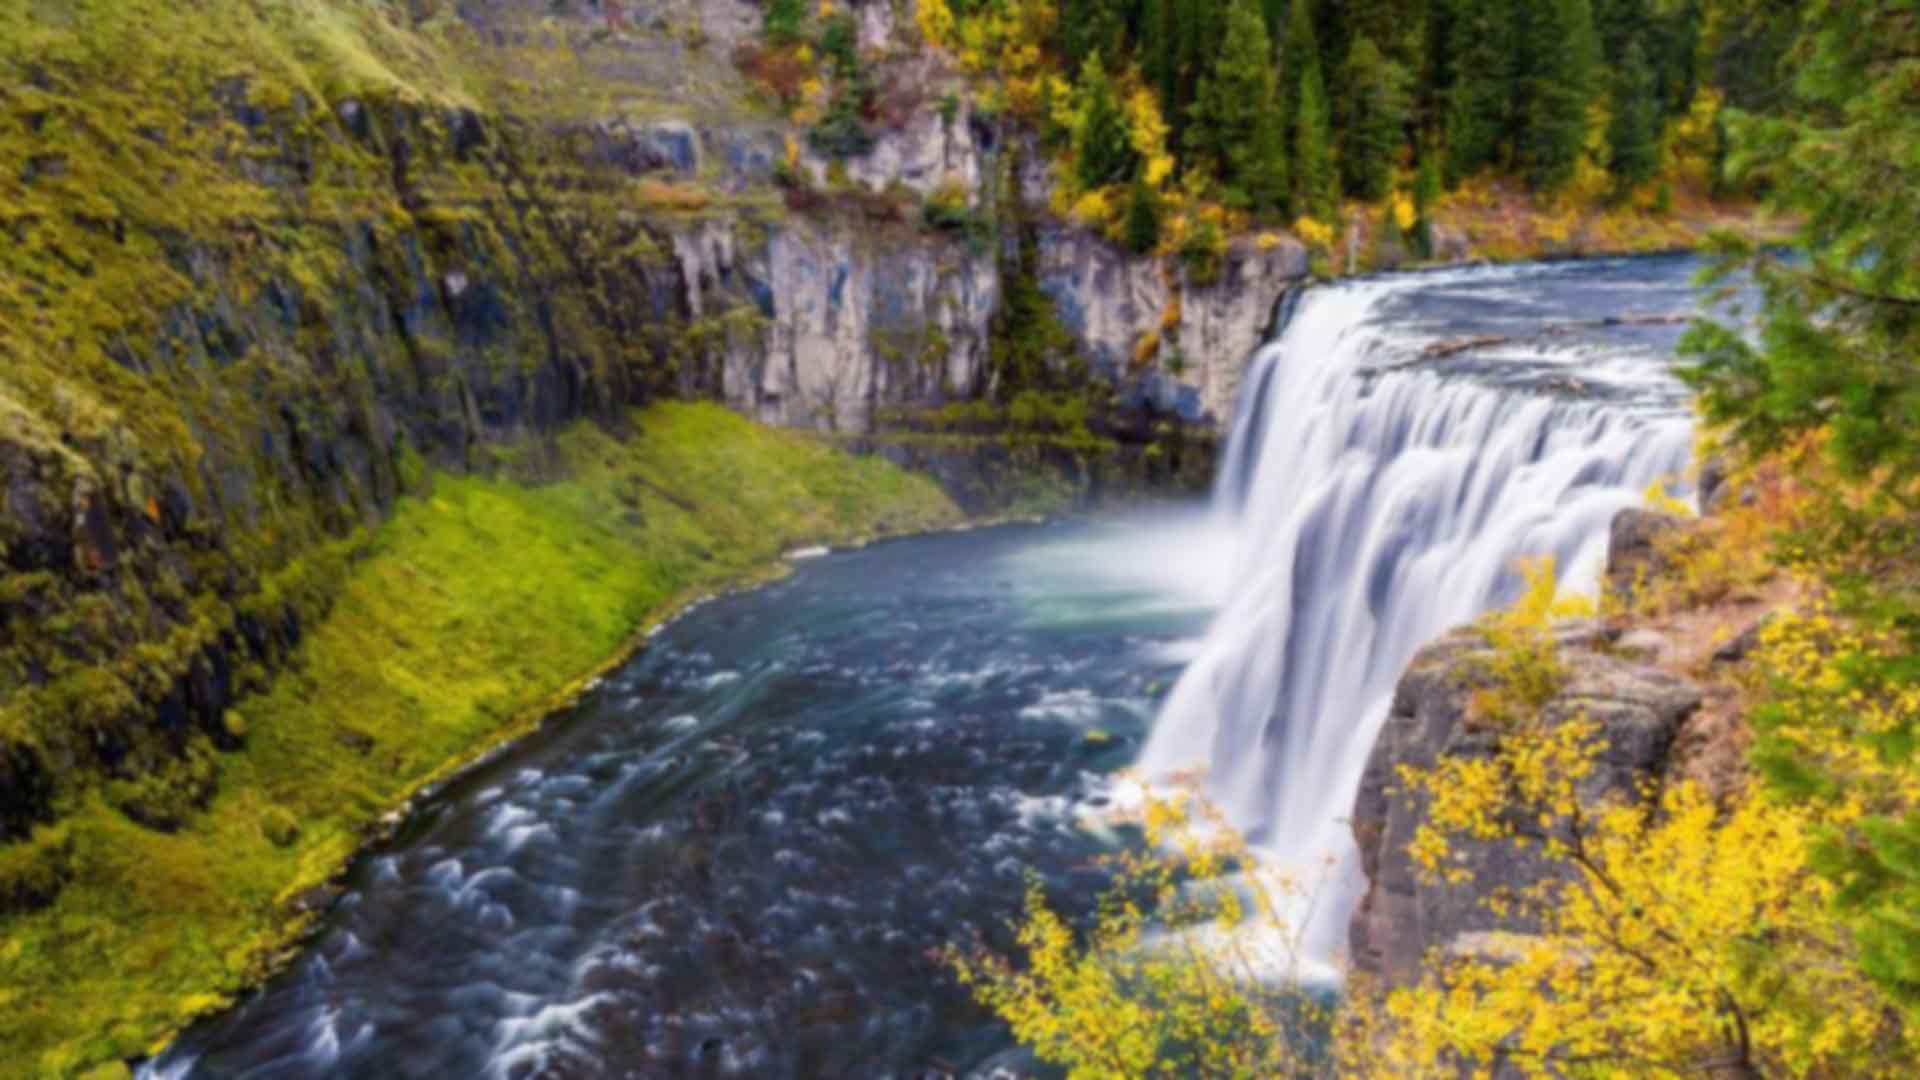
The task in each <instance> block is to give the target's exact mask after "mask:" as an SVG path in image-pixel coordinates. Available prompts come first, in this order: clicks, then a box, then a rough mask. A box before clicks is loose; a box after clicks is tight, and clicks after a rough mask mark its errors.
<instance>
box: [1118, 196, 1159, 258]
mask: <svg viewBox="0 0 1920 1080" xmlns="http://www.w3.org/2000/svg"><path fill="white" fill-rule="evenodd" d="M1121 230H1122V234H1123V237H1124V239H1125V241H1126V245H1127V250H1129V251H1132V252H1133V253H1134V254H1136V255H1145V254H1146V253H1148V252H1150V251H1152V250H1153V249H1154V248H1157V247H1159V246H1160V198H1159V196H1157V195H1155V194H1154V191H1153V188H1152V187H1151V186H1150V185H1148V183H1147V181H1146V179H1145V178H1144V177H1140V176H1136V177H1134V178H1133V187H1132V188H1131V189H1130V190H1129V191H1128V192H1127V211H1126V217H1125V218H1124V219H1122V221H1121Z"/></svg>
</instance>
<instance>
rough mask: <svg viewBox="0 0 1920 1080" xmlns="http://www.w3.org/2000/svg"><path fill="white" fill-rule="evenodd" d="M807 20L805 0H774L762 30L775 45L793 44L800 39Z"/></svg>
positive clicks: (768, 7) (769, 6)
mask: <svg viewBox="0 0 1920 1080" xmlns="http://www.w3.org/2000/svg"><path fill="white" fill-rule="evenodd" d="M806 22H807V5H806V2H805V0H772V2H771V3H769V4H768V5H767V16H766V19H765V21H764V22H763V23H762V24H761V32H762V33H764V34H765V35H766V38H767V40H768V41H771V42H773V43H774V44H775V45H791V44H793V43H794V42H797V41H799V40H800V37H801V33H802V31H803V30H804V28H805V26H806Z"/></svg>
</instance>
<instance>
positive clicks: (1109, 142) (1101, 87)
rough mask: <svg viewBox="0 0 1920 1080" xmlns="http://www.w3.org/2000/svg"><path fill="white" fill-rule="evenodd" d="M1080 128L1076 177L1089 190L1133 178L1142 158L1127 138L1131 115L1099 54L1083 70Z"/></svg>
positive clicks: (1078, 115) (1076, 134)
mask: <svg viewBox="0 0 1920 1080" xmlns="http://www.w3.org/2000/svg"><path fill="white" fill-rule="evenodd" d="M1078 90H1079V99H1080V100H1079V106H1078V108H1077V109H1076V119H1077V125H1076V127H1075V129H1074V133H1073V151H1074V174H1075V175H1076V176H1077V177H1078V178H1079V180H1080V183H1081V184H1082V185H1083V186H1085V187H1088V188H1098V187H1105V186H1106V185H1108V184H1117V183H1119V182H1121V181H1123V180H1125V179H1126V178H1127V177H1129V176H1131V175H1133V171H1134V168H1135V167H1136V166H1137V165H1138V164H1139V155H1138V154H1137V153H1135V151H1134V149H1133V142H1132V140H1131V139H1130V138H1129V137H1128V135H1127V114H1126V111H1125V109H1123V108H1122V107H1121V105H1120V95H1119V94H1118V92H1116V91H1115V90H1114V87H1113V81H1112V80H1111V79H1109V78H1107V71H1106V68H1105V66H1104V65H1102V63H1101V61H1100V56H1099V54H1098V53H1095V54H1093V55H1091V56H1088V57H1087V60H1086V64H1085V66H1083V67H1082V68H1081V69H1080V85H1079V87H1078Z"/></svg>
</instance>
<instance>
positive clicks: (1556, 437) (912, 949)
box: [142, 258, 1694, 1080]
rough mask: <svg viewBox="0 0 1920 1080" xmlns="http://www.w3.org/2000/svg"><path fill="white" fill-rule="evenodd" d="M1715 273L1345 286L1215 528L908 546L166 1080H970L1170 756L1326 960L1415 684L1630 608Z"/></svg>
mask: <svg viewBox="0 0 1920 1080" xmlns="http://www.w3.org/2000/svg"><path fill="white" fill-rule="evenodd" d="M1692 269H1693V264H1692V263H1691V261H1690V260H1686V259H1677V258H1676V259H1649V260H1632V261H1614V262H1597V263H1568V264H1557V265H1549V266H1526V267H1514V268H1506V269H1491V270H1462V271H1445V272H1439V273H1430V274H1419V275H1408V276H1400V277H1391V278H1380V279H1375V280H1366V281H1357V282H1351V283H1345V284H1341V285H1338V286H1334V287H1329V288H1325V289H1319V290H1315V291H1313V292H1311V293H1309V294H1307V295H1306V296H1305V297H1304V299H1302V300H1301V301H1300V302H1299V303H1297V304H1295V305H1293V306H1292V308H1291V310H1290V311H1289V312H1288V317H1287V319H1286V321H1285V325H1284V329H1283V331H1282V333H1281V334H1280V335H1279V337H1278V338H1277V339H1276V340H1275V341H1274V342H1273V343H1271V344H1269V345H1268V346H1267V347H1266V348H1264V349H1263V350H1262V351H1261V352H1260V353H1259V354H1258V355H1257V356H1256V357H1254V358H1253V360H1252V363H1251V367H1250V369H1249V372H1248V376H1247V380H1246V390H1245V391H1244V392H1243V394H1242V401H1241V404H1240V407H1239V415H1238V416H1237V417H1236V418H1235V421H1234V425H1233V433H1232V437H1231V439H1230V442H1229V446H1228V452H1227V455H1226V465H1225V467H1224V469H1223V472H1222V475H1221V477H1220V483H1219V489H1218V492H1217V494H1216V496H1215V499H1214V503H1213V506H1212V507H1211V509H1210V510H1207V511H1206V512H1204V513H1200V512H1192V513H1186V512H1178V511H1174V510H1165V511H1161V512H1157V513H1154V514H1151V515H1147V516H1144V517H1135V518H1130V519H1126V520H1118V521H1112V522H1107V523H1103V524H1092V525H1074V526H1062V527H1053V528H1046V529H1038V528H1010V529H996V530H989V531H983V532H977V533H969V534H960V535H953V536H941V537H930V538H924V539H917V540H909V541H901V542H897V543H891V544H885V545H881V546H878V547H875V548H872V549H868V550H865V551H858V552H848V553H838V554H834V555H830V556H828V557H826V558H822V559H817V560H811V561H808V562H806V563H805V564H803V565H802V566H801V567H800V568H799V571H798V572H797V573H796V574H795V575H794V576H793V577H792V578H790V579H788V580H787V581H784V582H782V583H779V584H777V585H774V586H771V587H768V588H766V589H762V590H759V591H756V592H753V593H747V594H741V595H737V596H733V597H728V598H725V599H722V600H719V601H715V602H713V603H710V604H707V605H705V606H703V607H701V608H700V609H698V610H696V611H694V612H692V613H690V614H689V615H687V616H686V617H685V618H683V619H681V620H680V621H678V622H676V623H674V624H673V625H671V626H670V627H668V628H667V629H666V630H665V631H664V632H663V633H662V634H660V635H659V636H658V637H657V638H656V639H655V641H654V642H653V644H652V645H651V646H650V647H649V649H648V650H647V651H646V652H644V653H643V654H642V655H640V656H638V657H636V658H635V659H634V660H633V661H631V662H630V663H628V664H627V665H625V666H624V667H623V668H621V669H620V670H619V671H618V672H617V673H615V674H614V675H613V676H611V677H610V678H609V679H607V680H606V682H605V683H604V684H603V685H601V686H600V687H599V688H598V689H597V690H596V691H595V692H594V693H592V694H591V695H589V697H588V698H587V699H586V700H584V701H583V702H582V703H581V704H580V705H579V706H578V708H577V709H576V710H574V713H573V715H571V716H570V717H568V718H566V719H565V720H564V721H563V722H561V723H559V724H556V725H554V726H553V727H552V728H550V729H549V731H548V732H546V733H544V734H542V735H540V736H538V737H536V738H534V739H533V740H530V741H529V742H527V743H526V744H523V745H522V746H520V747H518V748H516V749H515V751H514V752H513V753H512V754H511V755H509V756H508V757H506V758H504V759H502V760H501V761H499V762H496V763H494V764H492V765H490V766H488V767H486V768H484V769H482V770H480V771H479V772H477V773H476V774H474V775H473V776H471V777H469V778H468V779H466V780H464V781H463V782H461V783H460V784H458V785H456V786H455V787H454V788H453V789H452V790H450V791H448V792H446V793H445V794H444V795H442V796H441V797H440V798H438V799H437V800H435V801H434V803H433V804H432V805H431V806H430V807H429V808H427V809H426V810H425V811H423V812H422V813H421V814H420V815H419V816H418V817H417V818H416V819H415V820H414V821H413V822H411V823H410V824H409V826H408V828H407V829H406V830H405V832H404V834H403V835H402V836H401V837H399V838H398V839H397V840H396V841H395V842H394V844H392V845H391V846H390V847H389V848H387V849H386V850H383V851H381V852H379V853H377V854H375V855H373V856H371V857H369V858H366V859H363V860H362V861H361V862H360V864H359V865H357V866H356V868H355V870H354V871H353V873H352V875H351V877H350V879H349V883H348V884H349V891H348V892H347V894H346V895H345V896H344V897H343V898H342V900H341V901H340V902H339V904H338V905H337V906H336V907H335V909H334V910H333V911H332V912H330V913H329V915H328V917H327V919H326V923H325V926H324V929H323V931H322V932H321V934H320V935H319V937H318V938H317V940H316V941H315V943H314V944H313V945H312V946H311V947H310V948H309V949H308V950H307V951H306V953H305V954H304V955H303V956H302V958H301V959H300V960H299V961H298V962H297V963H296V964H295V965H294V966H293V967H292V968H291V969H290V970H289V971H288V972H286V973H285V974H283V975H282V976H281V977H279V978H277V979H275V980H274V981H273V982H272V983H271V984H270V985H269V986H268V987H267V988H266V989H265V990H264V991H263V992H262V993H260V994H257V995H255V996H253V997H251V998H249V999H248V1000H247V1001H245V1002H243V1003H242V1004H241V1005H239V1006H238V1007H236V1008H235V1009H233V1010H232V1011H230V1012H228V1013H227V1014H225V1015H223V1016H220V1017H217V1018H215V1019H213V1020H211V1021H209V1022H207V1023H204V1024H202V1025H200V1026H199V1027H197V1028H196V1029H195V1030H193V1031H192V1032H189V1033H188V1034H187V1035H186V1036H185V1037H183V1038H182V1039H181V1041H180V1042H179V1044H178V1045H176V1046H175V1047H174V1048H173V1049H171V1050H169V1051H168V1052H167V1053H166V1054H164V1055H162V1056H161V1057H160V1058H159V1059H158V1060H156V1061H155V1062H153V1063H151V1064H149V1065H148V1066H147V1067H146V1068H145V1069H144V1070H143V1074H142V1075H143V1076H146V1077H163V1078H169V1080H170V1078H175V1077H187V1076H193V1077H203V1076H204V1077H304V1076H378V1077H409V1076H420V1077H429V1076H431V1077H447V1076H462V1077H464V1076H499V1077H588V1076H644V1077H652V1076H753V1077H781V1076H913V1075H928V1074H931V1075H939V1074H944V1073H947V1072H950V1071H957V1072H966V1071H968V1070H969V1069H972V1068H976V1067H978V1066H979V1065H980V1064H981V1063H982V1062H984V1061H987V1060H989V1059H991V1058H993V1057H994V1056H995V1055H997V1054H1000V1053H1001V1052H1002V1051H1004V1050H1005V1048H1006V1045H1007V1038H1006V1035H1005V1032H1004V1030H1003V1029H1000V1028H998V1027H997V1026H996V1025H994V1024H993V1023H992V1022H991V1021H990V1019H989V1018H987V1017H985V1016H983V1015H982V1014H981V1013H980V1012H979V1011H978V1010H977V1009H975V1008H973V1007H972V1006H970V1005H969V1004H968V1003H967V1002H966V1000H965V997H964V994H963V993H962V992H961V991H960V990H959V989H958V988H957V987H956V986H955V985H954V984H953V982H952V980H951V979H950V978H949V977H948V976H947V975H946V974H945V973H944V971H943V970H942V968H941V966H940V963H939V960H938V950H940V949H941V948H942V947H943V946H945V945H947V944H949V943H954V942H961V943H965V942H969V941H974V940H976V939H977V940H983V941H985V942H987V943H988V944H994V945H1005V944H1006V942H1007V929H1006V928H1007V922H1008V920H1009V919H1010V918H1011V917H1013V916H1014V915H1016V914H1017V912H1018V909H1019V904H1020V899H1021V895H1022V892H1023V890H1024V888H1025V883H1026V881H1027V880H1028V878H1029V876H1030V875H1037V876H1038V877H1039V878H1040V880H1042V881H1043V882H1044V883H1045V884H1046V886H1047V888H1048V890H1049V892H1050V894H1051V895H1052V896H1053V897H1054V898H1055V900H1056V901H1057V902H1059V903H1061V904H1064V905H1065V906H1067V907H1069V908H1073V909H1078V910H1085V909H1086V907H1087V905H1088V904H1089V903H1090V901H1091V898H1092V896H1093V895H1094V894H1095V893H1096V892H1097V891H1098V890H1099V889H1100V888H1101V886H1102V884H1103V881H1104V878H1103V876H1102V874H1101V872H1100V871H1099V870H1098V869H1097V868H1096V867H1095V866H1094V865H1093V861H1092V860H1093V857H1094V856H1096V855H1097V854H1098V853H1099V852H1100V851H1101V850H1103V849H1104V848H1108V847H1110V846H1111V845H1112V844H1114V843H1118V842H1124V839H1125V838H1124V837H1116V836H1115V835H1114V834H1112V833H1110V832H1104V831H1103V830H1101V829H1099V828H1089V827H1088V825H1089V823H1090V822H1097V821H1098V820H1100V819H1101V818H1102V817H1103V816H1104V815H1103V811H1102V807H1103V804H1105V803H1106V802H1107V800H1108V799H1109V798H1111V797H1112V796H1113V795H1114V794H1115V793H1113V792H1111V791H1109V788H1108V782H1107V780H1106V777H1107V776H1108V775H1109V774H1110V773H1112V772H1113V771H1114V770H1116V769H1119V768H1121V767H1124V766H1126V765H1128V764H1130V763H1132V762H1134V761H1135V760H1136V759H1138V761H1139V763H1140V764H1141V765H1142V766H1143V767H1144V769H1145V770H1146V771H1148V772H1149V773H1153V774H1165V773H1167V772H1170V771H1174V770H1179V769H1183V768H1186V767H1189V766H1193V765H1204V766H1206V767H1207V768H1208V772H1207V774H1206V775H1207V781H1206V782H1207V784H1208V791H1209V793H1210V795H1211V796H1212V797H1213V798H1214V799H1215V800H1216V801H1218V802H1219V804H1220V805H1221V806H1222V807H1223V808H1225V809H1226V810H1227V811H1228V812H1229V813H1230V814H1231V815H1232V817H1233V818H1234V820H1235V821H1236V822H1237V823H1238V824H1240V825H1241V826H1242V827H1243V828H1245V829H1247V830H1248V832H1249V833H1250V834H1251V836H1252V837H1253V838H1254V840H1255V841H1256V842H1257V843H1258V844H1259V845H1260V847H1261V848H1262V849H1263V850H1264V851H1265V852H1266V853H1268V854H1269V855H1270V857H1271V858H1272V859H1273V860H1274V861H1275V862H1276V863H1279V864H1283V865H1299V866H1304V867H1313V868H1317V869H1315V870H1313V871H1312V872H1313V873H1314V874H1315V875H1316V876H1317V879H1318V880H1320V881H1322V882H1323V884H1324V889H1323V890H1322V895H1321V896H1320V897H1319V898H1318V900H1317V901H1316V902H1315V904H1314V905H1313V907H1312V916H1311V917H1310V918H1308V917H1306V916H1303V917H1302V925H1301V927H1300V930H1301V932H1302V933H1303V934H1304V935H1305V938H1306V948H1307V951H1308V953H1309V955H1310V956H1311V957H1313V958H1316V959H1319V960H1324V961H1329V962H1331V961H1332V960H1333V959H1335V958H1336V957H1337V952H1338V946H1339V943H1340V941H1341V940H1342V939H1343V938H1344V922H1345V917H1346V913H1347V909H1348V908H1349V906H1350V901H1351V893H1352V889H1353V887H1354V884H1355V873H1356V871H1355V870H1354V867H1353V859H1352V854H1351V852H1352V844H1351V841H1350V839H1349V838H1348V837H1347V835H1346V830H1345V826H1344V824H1343V819H1344V817H1345V816H1346V814H1347V812H1348V809H1349V808H1350V806H1351V805H1352V801H1353V796H1354V789H1355V787H1356V785H1357V783H1358V777H1359V773H1360V770H1361V767H1362V765H1363V764H1364V761H1365V758H1366V755H1367V752H1368V750H1369V749H1370V746H1371V743H1372V740H1373V737H1374V734H1375V732H1376V730H1377V728H1378V725H1379V723H1380V721H1381V719H1382V718H1383V717H1384V714H1385V710H1386V705H1387V702H1388V698H1389V695H1390V693H1391V690H1392V686H1393V683H1394V680H1395V679H1396V678H1397V676H1398V673H1399V671H1400V669H1401V668H1402V667H1403V666H1404V664H1405V663H1406V661H1407V660H1408V659H1409V658H1410V657H1411V655H1412V653H1413V652H1414V650H1416V649H1417V648H1418V647H1419V646H1420V645H1421V644H1422V643H1423V642H1424V641H1426V640H1428V639H1430V638H1431V637H1433V636H1434V635H1435V634H1437V633H1438V632H1440V631H1442V630H1444V629H1445V628H1446V627H1448V626H1450V625H1452V624H1455V623H1458V622H1461V621H1464V620H1466V619H1469V618H1471V617H1472V616H1474V615H1475V614H1476V613H1478V612H1480V611H1482V610H1484V609H1486V608H1487V607H1488V606H1490V605H1492V604H1495V603H1498V602H1500V601H1501V600H1502V599H1504V598H1506V597H1507V596H1509V595H1510V594H1511V593H1512V592H1513V590H1514V588H1515V585H1516V582H1517V578H1516V575H1515V572H1514V560H1515V559H1516V558H1518V557H1520V556H1529V555H1548V554H1550V555H1553V556H1555V557H1556V558H1557V560H1558V562H1559V565H1560V567H1561V568H1562V572H1563V576H1565V577H1566V578H1568V579H1569V580H1571V581H1573V582H1575V583H1591V582H1592V581H1593V580H1594V578H1595V577H1596V576H1597V574H1598V572H1599V569H1600V563H1601V560H1602V556H1603V554H1604V549H1605V542H1606V540H1605V538H1606V528H1607V523H1608V521H1609V520H1610V518H1611V517H1612V515H1613V514H1614V513H1615V512H1616V511H1617V510H1619V509H1620V508H1622V507H1625V506H1627V505H1631V504H1633V503H1634V502H1636V501H1637V500H1638V498H1639V495H1640V492H1641V491H1642V490H1643V489H1645V488H1646V487H1647V486H1648V485H1649V484H1650V483H1652V482H1654V481H1656V480H1658V479H1660V478H1662V477H1665V476H1678V475H1679V474H1681V473H1682V471H1683V470H1684V468H1685V466H1686V460H1687V454H1688V447H1689V438H1690V435H1689V425H1688V420H1687V414H1686V409H1685V396H1684V392H1683V390H1682V389H1681V387H1680V386H1679V385H1678V384H1677V383H1676V382H1675V381H1674V380H1673V379H1672V378H1671V376H1670V375H1669V374H1668V371H1667V367H1668V364H1669V357H1670V354H1671V350H1672V346H1673V343H1674V341H1675V339H1676V337H1677V335H1678V333H1679V332H1680V329H1681V327H1680V326H1678V325H1677V324H1675V323H1673V322H1671V321H1668V320H1665V319H1648V318H1642V317H1644V316H1671V315H1677V314H1683V313H1685V312H1687V311H1688V310H1689V309H1690V308H1691V305H1692V303H1693V299H1694V297H1693V290H1692V289H1691V287H1690V286H1689V285H1688V277H1689V275H1690V273H1691V271H1692ZM1496 336H1497V337H1500V338H1502V339H1504V340H1501V341H1498V342H1495V341H1483V342H1482V343H1481V345H1480V346H1479V347H1476V348H1472V349H1467V350H1464V351H1460V352H1457V353H1452V354H1450V355H1447V356H1444V357H1441V356H1434V355H1430V353H1429V348H1430V347H1431V346H1433V345H1435V344H1436V343H1444V342H1449V341H1455V340H1459V339H1465V338H1470V337H1483V338H1491V337H1496ZM1169 688H1171V692H1170V693H1169ZM1156 714H1157V717H1158V718H1157V720H1156ZM1150 729H1151V737H1149V730H1150Z"/></svg>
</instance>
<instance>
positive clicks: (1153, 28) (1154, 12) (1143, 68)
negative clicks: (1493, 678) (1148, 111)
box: [1139, 0, 1180, 112]
mask: <svg viewBox="0 0 1920 1080" xmlns="http://www.w3.org/2000/svg"><path fill="white" fill-rule="evenodd" d="M1172 10H1173V9H1172V0H1146V4H1145V6H1144V7H1143V8H1142V9H1141V12H1140V49H1139V52H1140V77H1141V78H1143V79H1145V80H1146V83H1147V85H1148V86H1151V87H1153V89H1154V91H1155V92H1156V93H1157V94H1159V96H1160V106H1161V109H1162V111H1163V112H1164V111H1166V110H1167V109H1168V107H1169V105H1170V104H1171V103H1172V101H1173V99H1174V92H1175V81H1176V80H1177V79H1178V78H1179V75H1180V57H1179V42H1178V40H1177V35H1176V34H1175V32H1174V27H1173V24H1172V23H1171V22H1170V21H1169V19H1170V15H1171V12H1172Z"/></svg>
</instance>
